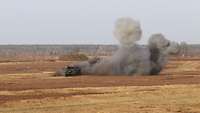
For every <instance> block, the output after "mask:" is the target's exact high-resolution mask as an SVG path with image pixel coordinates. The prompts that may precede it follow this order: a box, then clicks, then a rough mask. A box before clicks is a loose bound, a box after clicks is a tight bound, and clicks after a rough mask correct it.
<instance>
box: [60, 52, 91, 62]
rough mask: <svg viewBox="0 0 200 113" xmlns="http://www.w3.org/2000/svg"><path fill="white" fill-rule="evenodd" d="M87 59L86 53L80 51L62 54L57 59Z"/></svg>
mask: <svg viewBox="0 0 200 113" xmlns="http://www.w3.org/2000/svg"><path fill="white" fill-rule="evenodd" d="M88 59H89V58H88V56H87V55H85V54H81V53H71V54H67V55H62V56H60V57H59V60H62V61H84V60H88Z"/></svg>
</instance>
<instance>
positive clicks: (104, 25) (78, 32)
mask: <svg viewBox="0 0 200 113" xmlns="http://www.w3.org/2000/svg"><path fill="white" fill-rule="evenodd" d="M124 16H125V17H132V18H135V19H137V20H139V21H140V23H141V25H142V29H143V39H142V41H141V42H142V43H144V42H146V41H147V39H148V38H149V36H150V35H151V34H152V33H157V32H161V33H163V34H164V35H165V36H166V37H167V38H169V39H170V40H174V41H179V42H180V41H186V42H188V43H200V1H199V0H0V44H71V43H72V44H79V43H81V44H90V43H92V44H98V43H99V44H112V43H116V41H115V39H114V38H113V34H112V32H113V26H114V22H115V21H116V19H117V18H119V17H124Z"/></svg>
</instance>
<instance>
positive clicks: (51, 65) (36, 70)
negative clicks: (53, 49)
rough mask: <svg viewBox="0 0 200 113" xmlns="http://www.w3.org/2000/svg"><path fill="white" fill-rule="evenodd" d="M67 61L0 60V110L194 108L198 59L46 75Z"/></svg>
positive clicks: (125, 112) (123, 112)
mask: <svg viewBox="0 0 200 113" xmlns="http://www.w3.org/2000/svg"><path fill="white" fill-rule="evenodd" d="M68 63H70V62H9V63H0V113H79V112H82V113H199V112H200V70H199V69H200V59H198V58H195V59H194V58H190V59H173V60H171V61H170V62H169V64H168V65H167V66H166V68H165V69H164V70H163V71H162V73H161V74H160V75H159V76H139V75H137V76H123V75H122V76H99V75H92V76H88V75H83V76H76V77H52V74H53V72H55V70H57V69H59V68H61V67H63V66H64V65H66V64H68Z"/></svg>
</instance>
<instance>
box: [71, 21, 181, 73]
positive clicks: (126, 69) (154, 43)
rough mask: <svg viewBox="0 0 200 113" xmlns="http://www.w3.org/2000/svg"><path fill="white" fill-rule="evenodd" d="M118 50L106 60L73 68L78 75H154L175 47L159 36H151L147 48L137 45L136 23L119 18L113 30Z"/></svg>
mask: <svg viewBox="0 0 200 113" xmlns="http://www.w3.org/2000/svg"><path fill="white" fill-rule="evenodd" d="M114 36H115V37H116V39H117V40H118V41H119V43H120V46H119V49H118V50H117V52H116V53H115V54H114V55H113V56H111V57H107V58H103V59H100V58H95V59H91V60H89V61H85V62H81V63H78V64H74V66H76V67H79V68H80V69H81V73H82V74H100V75H134V74H139V75H156V74H159V72H160V71H161V70H162V69H163V67H164V66H165V64H166V62H167V57H168V55H169V54H172V53H176V52H177V51H178V44H177V43H175V42H171V41H169V40H167V39H166V38H165V37H164V36H163V35H162V34H153V35H152V36H151V37H150V38H149V41H148V45H147V46H142V45H138V44H137V43H136V42H137V41H139V40H140V39H141V36H142V30H141V27H140V23H139V22H138V21H136V20H133V19H131V18H120V19H118V20H117V22H116V24H115V29H114Z"/></svg>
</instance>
